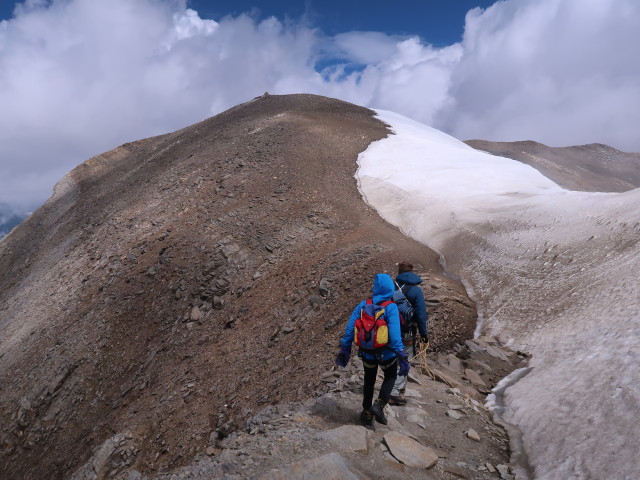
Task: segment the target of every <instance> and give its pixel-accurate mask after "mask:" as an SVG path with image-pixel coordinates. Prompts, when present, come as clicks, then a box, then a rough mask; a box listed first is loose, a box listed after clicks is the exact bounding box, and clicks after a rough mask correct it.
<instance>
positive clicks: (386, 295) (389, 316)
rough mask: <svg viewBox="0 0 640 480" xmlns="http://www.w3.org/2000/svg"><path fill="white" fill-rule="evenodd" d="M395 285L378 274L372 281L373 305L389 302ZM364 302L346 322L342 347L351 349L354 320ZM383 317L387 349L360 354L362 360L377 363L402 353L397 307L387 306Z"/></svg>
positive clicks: (387, 278) (387, 276) (389, 278)
mask: <svg viewBox="0 0 640 480" xmlns="http://www.w3.org/2000/svg"><path fill="white" fill-rule="evenodd" d="M394 290H395V285H394V284H393V280H392V279H391V277H390V276H389V275H387V274H386V273H379V274H378V275H376V276H375V278H374V279H373V298H372V300H373V303H378V304H379V303H382V302H384V301H386V300H391V299H392V297H393V292H394ZM366 303H367V302H366V301H363V302H360V303H359V304H358V306H357V307H356V308H355V309H354V310H353V312H352V313H351V316H350V317H349V321H348V322H347V328H346V329H345V331H344V336H343V337H342V340H340V344H341V345H342V346H344V347H347V348H351V344H352V343H353V334H354V330H355V329H354V325H355V323H356V320H357V319H358V318H360V311H361V310H362V308H363V307H364V305H365V304H366ZM385 312H386V314H385V317H386V320H387V324H388V325H389V343H388V344H387V348H382V349H381V350H380V351H379V352H377V353H369V352H361V354H362V358H363V359H365V360H366V359H369V360H372V359H374V358H377V359H378V361H382V362H384V361H386V360H390V359H391V358H393V357H395V356H396V352H404V345H403V344H402V335H401V333H400V314H399V313H398V307H397V306H396V304H395V303H391V304H389V305H387V307H386V308H385Z"/></svg>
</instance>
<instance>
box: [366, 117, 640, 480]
mask: <svg viewBox="0 0 640 480" xmlns="http://www.w3.org/2000/svg"><path fill="white" fill-rule="evenodd" d="M377 113H378V117H379V118H380V120H382V121H383V122H385V123H387V124H388V125H390V126H391V128H392V130H393V132H394V134H393V135H390V136H389V137H387V138H385V139H383V140H380V141H378V142H374V143H373V144H371V145H370V147H369V148H368V149H367V150H366V151H365V152H363V153H362V154H361V155H360V157H359V170H358V172H357V174H356V177H357V180H358V182H359V185H360V189H361V192H362V194H363V197H364V198H365V200H366V201H367V202H368V203H369V204H371V205H372V206H373V207H374V208H375V209H377V210H378V212H379V213H380V215H382V217H383V218H385V219H386V220H387V221H389V222H390V223H392V224H394V225H396V226H398V227H399V228H400V229H401V230H402V231H404V232H405V233H406V234H407V235H409V236H411V237H413V238H415V239H417V240H419V241H421V242H423V243H425V244H427V245H428V246H430V247H431V248H433V249H434V250H436V251H438V252H440V253H441V254H442V255H443V257H444V259H445V260H446V264H447V266H448V269H449V270H450V271H451V272H453V273H455V274H456V275H458V276H459V277H461V278H462V279H463V281H464V282H465V285H466V286H467V288H468V290H469V293H470V294H471V295H472V296H473V297H474V298H475V300H476V301H477V302H478V305H479V308H480V319H479V322H480V324H479V328H481V329H482V331H483V332H486V333H487V334H490V335H494V336H496V337H498V338H500V339H501V340H502V341H503V342H505V343H507V344H508V345H509V346H511V347H512V348H521V349H523V350H525V351H528V352H529V353H531V354H533V358H532V361H531V363H530V366H531V367H532V371H531V372H530V373H529V374H528V375H527V376H525V377H524V378H523V379H522V380H520V381H519V382H517V383H516V384H515V385H514V386H512V387H510V388H509V389H508V390H507V391H506V396H505V398H506V402H507V409H506V411H505V413H504V418H505V420H507V421H509V422H511V423H513V424H515V425H517V426H518V427H519V428H520V429H521V430H522V432H523V435H524V442H525V448H526V450H527V453H528V455H529V459H530V461H531V463H532V464H533V467H534V468H535V476H536V478H538V479H549V480H551V479H600V478H608V479H636V478H640V466H638V463H637V460H636V452H637V445H638V444H639V443H640V429H638V428H637V416H638V412H639V411H640V373H639V371H638V364H639V362H640V280H639V277H640V242H639V241H640V189H636V190H632V191H630V192H626V193H586V192H576V191H569V190H566V189H563V188H561V187H560V186H558V185H557V184H556V183H554V182H553V181H551V180H550V179H548V178H546V177H545V176H543V175H542V174H541V173H540V172H538V170H536V169H534V168H533V167H530V166H528V165H525V164H522V163H520V162H517V161H515V160H511V159H507V158H502V157H497V156H493V155H489V154H486V153H483V152H479V151H477V150H474V149H472V148H471V147H469V146H467V145H466V144H464V143H462V142H460V141H458V140H456V139H454V138H452V137H450V136H448V135H446V134H444V133H442V132H440V131H438V130H434V129H432V128H430V127H427V126H425V125H423V124H420V123H417V122H414V121H412V120H410V119H407V118H406V117H402V116H401V115H398V114H395V113H391V112H387V111H381V110H378V111H377Z"/></svg>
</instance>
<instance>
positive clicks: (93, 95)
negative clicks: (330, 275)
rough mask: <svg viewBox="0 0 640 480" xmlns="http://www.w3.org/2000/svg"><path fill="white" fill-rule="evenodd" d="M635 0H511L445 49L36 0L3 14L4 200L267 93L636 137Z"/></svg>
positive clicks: (503, 125) (494, 127) (155, 0)
mask: <svg viewBox="0 0 640 480" xmlns="http://www.w3.org/2000/svg"><path fill="white" fill-rule="evenodd" d="M639 19H640V4H638V3H637V2H636V1H635V0H535V1H534V0H517V1H515V0H504V1H500V2H498V3H496V4H494V5H493V6H492V7H491V8H489V9H487V10H484V11H483V10H479V9H476V10H473V11H471V12H469V13H468V15H467V18H466V27H465V35H464V38H463V40H462V42H461V43H458V44H455V45H451V46H448V47H445V48H435V47H433V46H431V45H429V44H427V43H425V42H424V40H421V39H420V38H418V37H396V36H390V35H386V34H384V33H380V32H345V33H342V34H340V35H336V36H334V37H328V36H326V35H324V34H323V33H322V32H321V31H320V30H319V29H317V28H313V26H310V25H309V24H308V23H306V22H304V21H300V22H295V21H287V22H283V21H280V20H278V19H276V18H268V19H264V20H261V21H259V20H257V19H256V18H254V17H252V16H251V15H240V16H237V17H225V18H219V19H205V18H201V16H200V15H199V14H198V13H197V12H195V11H194V10H191V9H189V8H187V6H186V2H185V0H110V1H109V2H95V1H92V0H28V1H25V2H22V3H20V4H18V5H17V7H16V10H15V13H14V17H13V18H11V19H10V20H6V21H2V22H0V201H4V202H7V203H12V204H20V205H23V206H25V207H27V208H28V207H30V206H32V205H33V204H34V203H38V202H41V201H43V200H44V199H46V198H47V197H48V196H49V195H50V192H51V187H52V186H53V184H54V183H55V181H57V180H58V179H59V178H60V177H62V175H64V173H66V172H67V171H69V170H70V169H71V168H73V167H74V166H75V165H77V164H78V163H80V162H82V161H83V160H85V159H87V158H88V157H90V156H92V155H95V154H97V153H100V152H102V151H105V150H108V149H111V148H113V147H115V146H117V145H118V144H121V143H123V142H125V141H131V140H135V139H138V138H144V137H148V136H151V135H156V134H160V133H165V132H169V131H172V130H175V129H178V128H181V127H184V126H186V125H189V124H192V123H194V122H197V121H199V120H201V119H203V118H206V117H208V116H210V115H213V114H216V113H219V112H220V111H222V110H224V109H226V108H229V107H231V106H233V105H236V104H238V103H241V102H244V101H246V100H249V99H251V98H252V97H254V96H256V95H260V94H262V93H263V92H264V91H269V92H270V93H274V94H285V93H301V92H307V93H318V94H322V95H328V96H332V97H337V98H341V99H344V100H347V101H351V102H354V103H357V104H360V105H365V106H370V107H375V108H383V109H388V110H393V111H396V112H399V113H402V114H404V115H407V116H409V117H412V118H414V119H416V120H419V121H422V122H425V123H427V124H429V125H432V126H434V127H436V128H440V129H443V130H445V131H447V132H449V133H452V134H454V135H456V136H458V137H459V138H463V139H464V138H486V139H493V140H521V139H534V140H538V141H541V142H544V143H548V144H552V145H569V144H575V143H587V142H596V141H597V142H602V143H608V144H610V145H612V146H615V147H618V148H621V149H626V150H640V140H638V139H637V135H636V133H635V130H636V129H637V128H636V126H637V125H638V123H639V122H638V120H640V119H639V118H638V115H639V114H638V112H637V110H638V109H637V108H636V106H637V105H639V104H640V102H639V101H638V100H640V82H638V78H639V73H640V72H639V71H638V70H639V69H640V65H639V64H637V62H635V61H634V59H633V58H631V57H629V54H628V53H626V52H628V51H630V50H632V49H633V48H634V47H633V46H634V45H637V44H638V40H640V39H639V38H638V37H639V36H640V33H639V32H638V31H637V29H636V28H634V25H637V24H638V20H639Z"/></svg>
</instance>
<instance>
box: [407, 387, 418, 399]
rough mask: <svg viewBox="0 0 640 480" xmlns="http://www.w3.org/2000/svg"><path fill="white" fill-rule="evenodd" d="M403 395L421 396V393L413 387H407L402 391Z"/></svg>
mask: <svg viewBox="0 0 640 480" xmlns="http://www.w3.org/2000/svg"><path fill="white" fill-rule="evenodd" d="M404 396H405V397H411V398H422V394H421V393H420V392H419V391H418V390H415V389H413V388H407V389H406V390H405V392H404Z"/></svg>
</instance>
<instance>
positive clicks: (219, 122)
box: [0, 95, 475, 479]
mask: <svg viewBox="0 0 640 480" xmlns="http://www.w3.org/2000/svg"><path fill="white" fill-rule="evenodd" d="M387 133H388V132H387V130H386V127H385V125H383V124H382V123H381V122H379V121H378V120H376V119H375V118H373V112H371V111H369V110H367V109H364V108H361V107H357V106H354V105H351V104H347V103H344V102H340V101H337V100H332V99H328V98H323V97H317V96H309V95H291V96H268V95H266V96H263V97H260V98H257V99H254V100H253V101H251V102H248V103H246V104H243V105H240V106H238V107H235V108H233V109H231V110H229V111H227V112H224V113H222V114H220V115H217V116H215V117H212V118H210V119H207V120H205V121H203V122H201V123H198V124H196V125H193V126H191V127H188V128H185V129H183V130H180V131H178V132H175V133H171V134H167V135H162V136H159V137H154V138H149V139H146V140H141V141H137V142H133V143H130V144H125V145H122V146H120V147H118V148H116V149H115V150H112V151H110V152H107V153H105V154H102V155H98V156H96V157H94V158H92V159H90V160H88V161H87V162H85V163H84V164H82V165H80V166H79V167H77V168H76V169H74V170H73V171H72V172H71V173H70V174H68V175H67V176H66V177H65V178H64V179H63V180H62V181H61V182H60V183H59V184H58V186H57V187H56V192H55V194H54V196H53V197H52V198H51V199H50V200H49V201H48V202H47V203H46V204H45V205H44V206H43V207H42V208H40V209H39V210H38V211H36V212H35V213H34V214H33V215H32V216H31V217H30V218H29V219H28V220H27V221H25V222H24V223H23V224H22V225H20V226H19V227H17V228H16V229H14V231H13V232H12V233H11V234H10V235H9V236H7V237H6V238H5V239H4V240H3V241H2V242H0V338H1V340H0V385H2V387H1V388H2V395H1V396H2V398H1V400H2V402H1V403H0V436H1V437H0V478H12V479H13V478H29V479H45V478H46V479H55V478H68V477H69V475H70V474H71V473H72V472H74V471H75V470H76V469H77V468H78V467H79V466H80V465H83V464H84V462H86V461H87V459H88V458H89V456H90V455H91V452H92V450H94V449H95V448H96V447H97V446H99V445H101V444H102V443H103V442H104V441H105V440H106V439H108V438H110V437H113V435H114V434H116V433H121V432H128V433H129V434H130V435H131V436H132V439H133V440H132V443H133V444H135V447H132V450H131V454H132V455H135V457H136V460H135V464H134V466H135V467H136V468H137V469H138V470H140V471H142V472H151V471H159V470H162V469H168V468H172V467H174V466H177V465H182V464H184V463H186V462H188V461H189V459H190V458H191V457H192V456H193V454H194V452H196V451H197V450H199V449H202V448H203V447H204V446H206V445H207V441H208V438H209V435H210V433H211V432H219V433H220V434H221V435H224V434H225V433H227V432H228V431H231V430H233V429H235V428H238V427H239V426H240V425H242V423H243V422H244V421H245V420H246V419H247V418H249V417H250V416H251V414H253V413H255V412H256V411H257V410H258V409H260V408H262V407H264V406H266V405H268V404H272V403H275V402H280V401H288V400H298V399H302V398H307V397H309V396H311V395H313V394H314V393H315V392H317V391H318V390H319V389H320V390H321V385H322V383H321V382H320V378H319V377H320V374H321V373H322V372H325V371H326V369H327V368H328V366H329V365H330V364H331V362H332V360H333V357H334V355H335V353H336V345H337V341H338V338H339V336H340V334H341V331H342V330H343V326H344V323H345V322H346V319H347V318H348V315H349V313H350V311H351V310H352V308H353V307H354V306H355V304H356V303H357V302H358V301H359V300H360V299H362V298H364V297H365V296H366V295H367V294H368V293H369V291H370V285H371V281H372V276H373V274H375V273H378V272H380V271H385V270H386V271H388V272H390V273H393V271H394V268H395V267H394V265H395V263H396V262H397V261H398V260H399V259H410V260H413V261H414V263H416V264H418V265H420V267H421V272H423V273H424V274H425V275H426V276H427V277H428V279H427V281H426V282H425V292H426V293H427V295H428V297H429V298H430V299H431V302H430V308H431V310H430V314H431V318H432V323H431V325H432V331H433V337H434V339H433V340H434V342H435V345H436V347H440V348H444V347H448V346H451V345H452V343H453V342H455V341H458V340H460V339H461V338H466V337H469V336H470V334H471V332H472V330H473V327H474V323H475V307H474V305H473V304H472V303H471V302H470V301H469V300H468V298H467V297H466V294H465V292H464V290H463V288H462V287H461V286H460V285H459V284H457V283H455V282H453V281H451V280H449V279H447V278H445V277H443V276H442V274H441V272H440V268H439V265H438V256H437V255H436V254H435V253H434V252H432V251H430V250H428V249H427V248H425V247H424V246H423V245H420V244H418V243H416V242H414V241H411V240H409V239H407V238H406V237H404V236H403V235H402V234H401V233H400V232H399V231H398V230H397V229H395V228H392V227H390V226H389V225H388V224H386V223H385V222H384V221H383V220H382V219H381V218H380V217H379V216H378V215H377V214H376V212H375V211H373V210H372V209H371V208H369V207H368V206H367V205H365V204H364V202H363V201H362V199H361V197H360V195H359V193H358V190H357V186H356V182H355V179H354V173H355V170H356V159H357V155H358V153H359V152H361V151H363V150H364V149H365V148H366V147H367V146H368V145H369V144H370V143H371V142H372V141H374V140H377V139H380V138H383V137H384V136H386V135H387ZM114 461H115V460H114Z"/></svg>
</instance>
